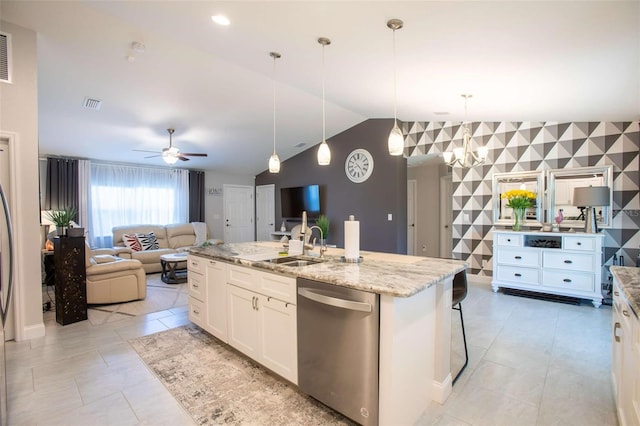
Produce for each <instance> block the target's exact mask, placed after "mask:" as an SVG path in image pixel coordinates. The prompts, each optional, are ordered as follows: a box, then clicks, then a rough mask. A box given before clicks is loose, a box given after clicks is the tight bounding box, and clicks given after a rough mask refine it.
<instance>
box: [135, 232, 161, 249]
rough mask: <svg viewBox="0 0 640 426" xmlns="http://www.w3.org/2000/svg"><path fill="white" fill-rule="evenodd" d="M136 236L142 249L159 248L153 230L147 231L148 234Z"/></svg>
mask: <svg viewBox="0 0 640 426" xmlns="http://www.w3.org/2000/svg"><path fill="white" fill-rule="evenodd" d="M136 237H138V241H140V245H141V246H142V250H157V249H159V248H160V245H158V238H157V237H156V234H154V233H153V232H149V233H148V234H136Z"/></svg>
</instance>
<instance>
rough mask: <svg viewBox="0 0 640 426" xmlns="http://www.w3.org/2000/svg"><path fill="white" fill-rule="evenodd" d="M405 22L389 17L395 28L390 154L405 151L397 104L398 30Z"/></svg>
mask: <svg viewBox="0 0 640 426" xmlns="http://www.w3.org/2000/svg"><path fill="white" fill-rule="evenodd" d="M403 26H404V23H403V22H402V21H401V20H400V19H389V20H388V21H387V27H389V28H391V29H392V30H393V129H391V132H390V133H389V140H388V148H389V154H390V155H402V154H403V153H404V137H403V136H402V131H401V130H400V127H398V105H397V100H396V98H397V77H396V30H399V29H401V28H402V27H403Z"/></svg>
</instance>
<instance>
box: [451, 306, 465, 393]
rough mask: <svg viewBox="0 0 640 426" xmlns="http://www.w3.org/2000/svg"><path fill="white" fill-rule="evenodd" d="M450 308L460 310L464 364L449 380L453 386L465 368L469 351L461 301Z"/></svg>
mask: <svg viewBox="0 0 640 426" xmlns="http://www.w3.org/2000/svg"><path fill="white" fill-rule="evenodd" d="M452 309H455V310H456V311H458V312H460V324H461V325H462V341H463V342H464V365H463V366H462V368H461V369H460V371H458V374H456V377H454V378H453V381H452V382H451V385H452V386H453V385H455V384H456V381H457V380H458V378H459V377H460V374H462V372H463V371H464V369H465V368H467V364H469V351H468V350H467V335H466V333H465V332H464V317H463V316H462V303H458V305H457V307H455V306H454V307H453V308H452Z"/></svg>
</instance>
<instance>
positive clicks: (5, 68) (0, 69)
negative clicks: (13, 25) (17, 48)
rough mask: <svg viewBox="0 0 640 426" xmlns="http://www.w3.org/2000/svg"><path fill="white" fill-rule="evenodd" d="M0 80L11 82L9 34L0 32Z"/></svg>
mask: <svg viewBox="0 0 640 426" xmlns="http://www.w3.org/2000/svg"><path fill="white" fill-rule="evenodd" d="M0 81H4V82H5V83H11V34H6V33H0Z"/></svg>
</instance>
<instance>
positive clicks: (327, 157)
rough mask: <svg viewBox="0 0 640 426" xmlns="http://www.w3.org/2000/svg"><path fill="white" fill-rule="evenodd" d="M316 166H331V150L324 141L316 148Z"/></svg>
mask: <svg viewBox="0 0 640 426" xmlns="http://www.w3.org/2000/svg"><path fill="white" fill-rule="evenodd" d="M318 164H319V165H321V166H328V165H329V164H331V150H330V149H329V145H327V142H326V141H322V143H321V144H320V147H319V148H318Z"/></svg>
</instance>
